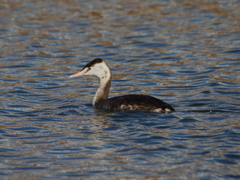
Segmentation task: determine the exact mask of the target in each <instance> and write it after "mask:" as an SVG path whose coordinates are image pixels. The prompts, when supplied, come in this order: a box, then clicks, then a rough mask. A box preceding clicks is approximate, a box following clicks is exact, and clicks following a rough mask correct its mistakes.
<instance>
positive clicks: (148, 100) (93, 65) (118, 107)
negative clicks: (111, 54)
mask: <svg viewBox="0 0 240 180" xmlns="http://www.w3.org/2000/svg"><path fill="white" fill-rule="evenodd" d="M83 75H93V76H97V77H98V78H99V80H100V86H99V88H98V90H97V92H96V94H95V97H94V99H93V106H94V107H95V108H98V109H109V110H113V111H133V110H135V111H145V112H162V113H166V112H171V111H175V109H174V108H173V107H172V106H171V105H169V104H167V103H165V102H163V101H162V100H160V99H157V98H155V97H152V96H148V95H137V94H129V95H123V96H117V97H113V98H108V93H109V89H110V85H111V78H112V74H111V71H110V69H109V67H108V66H107V64H106V63H105V62H104V61H103V60H102V59H101V58H95V59H93V60H92V61H91V62H89V63H87V65H86V66H85V67H84V68H83V69H82V70H81V71H80V72H77V73H75V74H73V75H71V76H69V77H70V78H73V77H78V76H83Z"/></svg>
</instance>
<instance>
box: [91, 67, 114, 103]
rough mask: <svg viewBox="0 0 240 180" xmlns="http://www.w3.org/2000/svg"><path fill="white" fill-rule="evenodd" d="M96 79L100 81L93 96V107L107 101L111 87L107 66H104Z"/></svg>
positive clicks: (110, 77) (110, 76) (109, 72)
mask: <svg viewBox="0 0 240 180" xmlns="http://www.w3.org/2000/svg"><path fill="white" fill-rule="evenodd" d="M98 78H99V80H100V85H99V88H98V90H97V92H96V94H95V96H94V99H93V106H95V105H96V104H97V103H99V102H101V101H103V100H107V99H108V93H109V89H110V86H111V79H112V75H111V71H110V69H109V68H108V67H107V66H105V67H104V68H103V69H102V72H101V75H100V76H98Z"/></svg>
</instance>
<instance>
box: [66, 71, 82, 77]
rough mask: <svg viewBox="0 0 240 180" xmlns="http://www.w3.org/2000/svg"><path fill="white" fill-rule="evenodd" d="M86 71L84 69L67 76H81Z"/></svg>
mask: <svg viewBox="0 0 240 180" xmlns="http://www.w3.org/2000/svg"><path fill="white" fill-rule="evenodd" d="M85 73H86V72H85V71H84V70H82V71H80V72H77V73H75V74H73V75H71V76H69V78H75V77H79V76H83V75H84V74H85Z"/></svg>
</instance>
